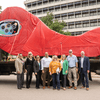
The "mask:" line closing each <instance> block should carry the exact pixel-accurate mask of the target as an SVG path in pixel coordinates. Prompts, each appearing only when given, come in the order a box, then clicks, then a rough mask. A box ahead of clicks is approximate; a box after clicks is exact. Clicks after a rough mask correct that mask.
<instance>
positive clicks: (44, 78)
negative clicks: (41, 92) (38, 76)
mask: <svg viewBox="0 0 100 100" xmlns="http://www.w3.org/2000/svg"><path fill="white" fill-rule="evenodd" d="M46 77H47V81H48V84H47V85H48V86H50V74H49V68H44V73H43V86H45V82H46Z"/></svg>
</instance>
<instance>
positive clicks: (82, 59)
mask: <svg viewBox="0 0 100 100" xmlns="http://www.w3.org/2000/svg"><path fill="white" fill-rule="evenodd" d="M83 61H84V57H81V68H83Z"/></svg>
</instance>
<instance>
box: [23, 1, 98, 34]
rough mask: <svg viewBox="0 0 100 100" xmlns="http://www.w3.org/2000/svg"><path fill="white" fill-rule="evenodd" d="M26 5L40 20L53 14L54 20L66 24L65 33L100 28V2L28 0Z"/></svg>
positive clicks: (76, 32)
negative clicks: (50, 13)
mask: <svg viewBox="0 0 100 100" xmlns="http://www.w3.org/2000/svg"><path fill="white" fill-rule="evenodd" d="M24 4H25V7H26V10H27V11H29V12H30V13H32V14H34V15H36V16H37V17H38V18H42V17H44V16H46V15H47V12H52V13H53V14H54V19H58V20H59V21H60V20H63V21H65V22H66V24H67V26H65V27H64V29H63V31H66V32H67V31H69V32H71V34H72V35H80V34H82V33H84V32H86V31H89V30H92V29H94V28H97V27H100V0H26V1H25V2H24Z"/></svg>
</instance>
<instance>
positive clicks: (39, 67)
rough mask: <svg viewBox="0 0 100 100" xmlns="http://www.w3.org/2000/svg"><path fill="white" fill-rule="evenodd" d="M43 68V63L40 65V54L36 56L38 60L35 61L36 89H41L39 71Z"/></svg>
mask: <svg viewBox="0 0 100 100" xmlns="http://www.w3.org/2000/svg"><path fill="white" fill-rule="evenodd" d="M40 69H41V65H40V56H36V61H34V73H35V76H36V89H39V88H40V87H39V80H40V78H39V71H40Z"/></svg>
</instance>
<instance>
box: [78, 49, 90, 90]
mask: <svg viewBox="0 0 100 100" xmlns="http://www.w3.org/2000/svg"><path fill="white" fill-rule="evenodd" d="M89 70H90V62H89V58H88V57H86V56H85V52H84V51H81V58H79V71H80V74H81V81H82V85H83V86H82V87H81V89H82V88H85V81H84V77H85V79H86V90H89V81H88V73H89Z"/></svg>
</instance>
